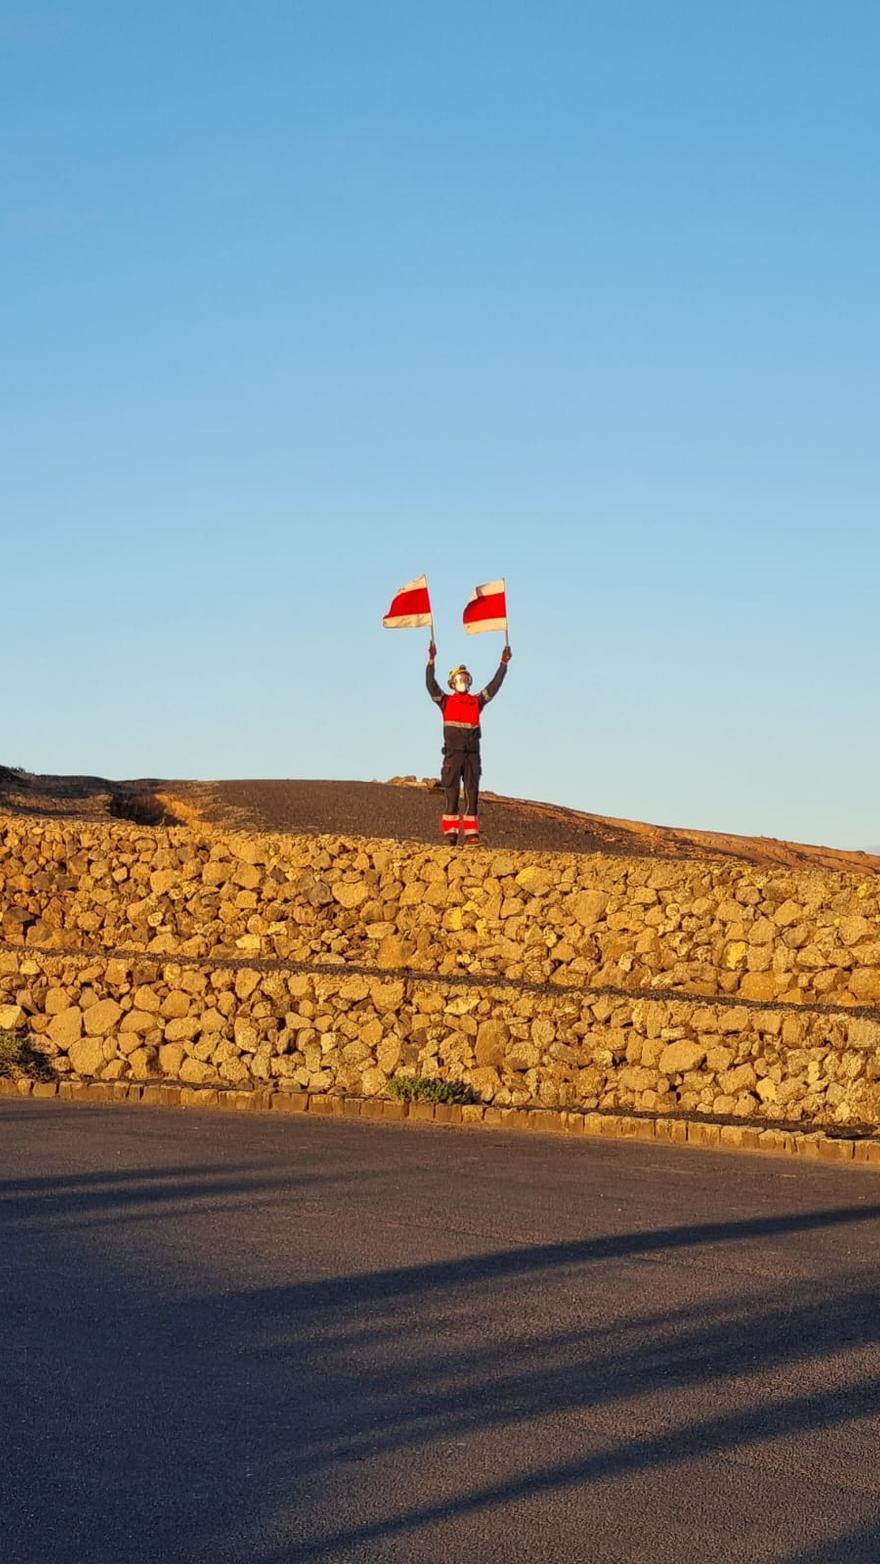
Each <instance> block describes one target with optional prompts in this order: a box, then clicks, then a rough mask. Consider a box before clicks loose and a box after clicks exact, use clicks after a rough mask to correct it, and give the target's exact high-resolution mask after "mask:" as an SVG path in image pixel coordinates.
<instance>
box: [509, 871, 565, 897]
mask: <svg viewBox="0 0 880 1564" xmlns="http://www.w3.org/2000/svg"><path fill="white" fill-rule="evenodd" d="M516 883H517V885H520V886H522V889H523V890H524V891H528V893H529V895H530V896H546V894H547V892H548V891H550V890H552V889H553V887H554V885H555V884H556V875H555V874H554V873H553V872H552V870H551V869H540V868H538V866H537V865H533V864H529V865H527V866H526V868H525V869H520V871H519V874H518V875H517V876H516Z"/></svg>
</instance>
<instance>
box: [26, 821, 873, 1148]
mask: <svg viewBox="0 0 880 1564" xmlns="http://www.w3.org/2000/svg"><path fill="white" fill-rule="evenodd" d="M0 913H2V944H0V1030H2V1029H6V1030H13V1031H21V1030H26V1031H27V1032H28V1033H29V1034H30V1036H31V1037H32V1038H33V1039H34V1041H35V1043H36V1045H37V1046H38V1047H39V1048H40V1049H41V1050H42V1051H43V1052H45V1054H46V1055H47V1057H48V1058H49V1060H50V1062H51V1065H52V1067H53V1068H54V1070H55V1071H56V1072H57V1074H58V1075H60V1076H62V1077H63V1076H65V1075H67V1076H71V1077H76V1078H85V1079H93V1078H94V1079H99V1080H102V1081H111V1082H112V1081H124V1080H132V1081H149V1080H171V1081H181V1082H183V1083H185V1084H187V1085H190V1086H194V1087H201V1086H207V1087H216V1086H219V1087H241V1086H251V1085H268V1086H274V1087H276V1088H277V1089H278V1090H280V1091H302V1090H307V1091H309V1092H311V1093H349V1094H357V1095H363V1096H368V1097H375V1096H381V1095H382V1094H384V1093H385V1092H386V1091H387V1088H388V1082H389V1080H390V1079H391V1078H392V1077H393V1076H394V1075H395V1074H397V1073H401V1072H404V1073H407V1074H419V1075H427V1076H431V1077H441V1078H444V1079H455V1080H461V1081H465V1082H467V1083H468V1084H470V1085H471V1086H472V1087H473V1089H474V1091H475V1092H476V1093H477V1094H478V1096H479V1097H480V1098H481V1099H482V1100H483V1101H485V1102H491V1103H493V1104H495V1105H497V1106H506V1105H514V1106H516V1105H521V1104H526V1103H531V1104H535V1105H540V1106H545V1107H550V1108H558V1107H562V1108H583V1109H594V1108H600V1109H614V1110H617V1109H621V1110H629V1111H631V1110H636V1111H643V1112H648V1113H670V1112H690V1113H693V1112H699V1113H708V1114H714V1115H719V1116H723V1117H726V1118H733V1119H742V1120H746V1119H765V1120H771V1121H772V1120H777V1121H779V1120H786V1121H797V1122H803V1123H805V1124H812V1123H837V1124H844V1125H845V1124H852V1123H868V1124H876V1123H878V1122H880V1079H878V1078H880V1019H878V1015H877V1013H876V1011H875V1010H874V1005H875V1003H876V1002H877V1001H878V1000H880V881H878V880H877V879H875V878H873V877H866V878H865V879H863V880H862V879H859V877H858V876H854V875H846V874H840V873H838V874H834V873H827V872H809V873H804V872H797V871H791V870H772V871H759V870H756V869H754V868H750V867H748V866H744V865H742V864H733V863H727V862H720V861H718V862H704V863H695V862H687V863H679V862H670V863H664V862H658V861H657V860H651V859H619V858H605V857H602V856H596V857H592V858H584V857H577V858H575V857H568V856H562V855H559V856H556V855H546V854H541V855H538V854H535V855H529V854H522V853H517V854H514V853H501V852H493V851H491V850H489V849H478V850H467V851H464V850H462V851H458V852H456V851H454V850H451V849H447V848H442V847H438V848H437V849H435V850H431V849H424V848H422V847H419V846H406V845H402V844H399V843H389V842H378V841H375V842H372V841H364V840H356V841H355V840H348V839H345V838H341V837H333V838H328V837H311V838H306V837H299V838H290V837H231V836H224V837H218V836H217V835H211V834H208V833H205V834H200V833H198V832H193V831H188V830H182V829H176V830H150V831H146V830H144V829H142V828H140V827H137V826H130V825H125V824H119V825H112V826H105V825H94V824H80V823H76V822H64V821H57V820H55V821H39V820H38V821H32V822H27V821H22V820H21V819H18V818H13V819H7V820H3V821H0Z"/></svg>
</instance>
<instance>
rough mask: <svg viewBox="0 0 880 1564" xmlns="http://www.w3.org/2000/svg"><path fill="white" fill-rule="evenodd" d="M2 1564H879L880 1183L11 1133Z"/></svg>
mask: <svg viewBox="0 0 880 1564" xmlns="http://www.w3.org/2000/svg"><path fill="white" fill-rule="evenodd" d="M0 1159H2V1169H0V1180H2V1184H0V1197H2V1198H0V1243H2V1249H0V1311H2V1312H0V1320H2V1348H0V1392H2V1398H3V1407H2V1424H0V1471H2V1484H3V1496H2V1511H0V1517H2V1518H0V1555H2V1558H3V1560H4V1564H24V1561H28V1564H30V1561H34V1564H37V1561H39V1564H45V1561H52V1564H74V1561H75V1564H97V1561H101V1564H120V1561H147V1560H150V1561H156V1560H161V1561H163V1564H164V1561H178V1560H186V1561H199V1564H202V1561H204V1564H209V1561H210V1564H227V1561H233V1560H235V1561H244V1560H248V1561H255V1564H281V1561H287V1560H322V1561H336V1560H355V1559H357V1560H370V1561H373V1560H376V1561H395V1564H404V1561H405V1564H413V1561H424V1560H431V1561H444V1564H447V1561H450V1564H471V1561H474V1564H476V1561H479V1564H494V1561H499V1564H500V1561H502V1560H504V1561H510V1560H553V1561H554V1564H555V1561H561V1564H566V1561H581V1560H588V1561H590V1564H610V1561H614V1564H630V1561H641V1560H645V1561H648V1560H650V1561H651V1564H682V1561H689V1560H704V1559H710V1560H712V1564H724V1561H728V1560H746V1561H749V1564H765V1561H771V1560H772V1561H774V1564H831V1561H837V1560H839V1561H841V1564H843V1561H846V1564H862V1561H864V1564H868V1561H870V1564H876V1561H877V1560H878V1559H880V1458H878V1443H880V1345H878V1335H880V1308H878V1302H880V1300H878V1277H877V1255H878V1238H880V1178H878V1176H877V1175H876V1174H873V1173H871V1172H868V1171H859V1170H854V1169H849V1170H844V1169H833V1168H824V1167H821V1166H817V1165H814V1164H804V1165H801V1164H798V1163H794V1162H789V1161H785V1160H779V1161H776V1160H773V1161H770V1160H767V1159H763V1158H746V1157H734V1156H729V1155H728V1156H720V1155H713V1154H711V1153H698V1152H687V1151H680V1150H677V1149H675V1148H672V1147H670V1148H660V1147H658V1148H653V1147H649V1146H644V1145H639V1144H633V1143H631V1144H622V1145H621V1144H613V1143H609V1144H605V1143H601V1142H599V1143H589V1142H580V1143H578V1142H574V1141H562V1140H557V1139H555V1138H552V1139H551V1138H547V1139H543V1138H539V1137H523V1138H522V1139H520V1138H516V1137H513V1136H508V1135H502V1134H491V1133H481V1132H473V1131H472V1132H467V1131H455V1130H442V1129H431V1128H424V1129H415V1128H413V1129H407V1128H405V1127H397V1126H391V1125H380V1124H376V1125H373V1124H364V1125H360V1124H357V1123H349V1122H342V1123H335V1122H330V1121H326V1122H325V1121H320V1120H317V1121H312V1122H309V1120H308V1119H304V1120H297V1119H293V1120H285V1121H277V1120H275V1119H272V1118H260V1117H254V1118H251V1117H250V1116H249V1115H248V1116H245V1115H242V1116H233V1115H230V1116H225V1115H223V1116H221V1115H217V1114H203V1115H199V1114H185V1115H184V1114H181V1113H179V1112H178V1113H175V1112H162V1111H161V1110H154V1111H150V1110H146V1109H125V1108H119V1109H109V1108H108V1109H104V1108H88V1107H82V1108H79V1107H74V1106H73V1105H65V1104H57V1103H56V1104H52V1103H47V1104H32V1103H28V1102H20V1103H18V1102H14V1101H12V1102H10V1101H4V1102H2V1103H0Z"/></svg>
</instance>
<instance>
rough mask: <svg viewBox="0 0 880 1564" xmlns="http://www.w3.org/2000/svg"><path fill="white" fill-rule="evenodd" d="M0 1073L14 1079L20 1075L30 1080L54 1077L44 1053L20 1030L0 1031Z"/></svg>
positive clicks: (47, 1079) (50, 1079) (51, 1078)
mask: <svg viewBox="0 0 880 1564" xmlns="http://www.w3.org/2000/svg"><path fill="white" fill-rule="evenodd" d="M0 1075H5V1076H12V1078H13V1079H14V1080H17V1079H18V1077H19V1076H21V1075H25V1076H27V1077H28V1079H29V1080H32V1081H54V1079H55V1071H54V1070H53V1069H52V1066H51V1064H50V1063H49V1060H48V1059H47V1058H46V1055H45V1054H42V1053H40V1051H39V1049H38V1048H35V1047H34V1045H33V1043H32V1042H31V1039H30V1038H29V1037H27V1036H25V1035H24V1034H23V1033H21V1032H0Z"/></svg>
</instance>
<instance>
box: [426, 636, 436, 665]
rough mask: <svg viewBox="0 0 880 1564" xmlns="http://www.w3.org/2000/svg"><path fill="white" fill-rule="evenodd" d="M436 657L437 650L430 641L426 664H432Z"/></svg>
mask: <svg viewBox="0 0 880 1564" xmlns="http://www.w3.org/2000/svg"><path fill="white" fill-rule="evenodd" d="M436 656H437V648H436V646H435V645H434V642H433V641H432V642H431V644H430V646H429V647H428V662H429V663H432V662H433V661H434V659H435V658H436Z"/></svg>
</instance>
